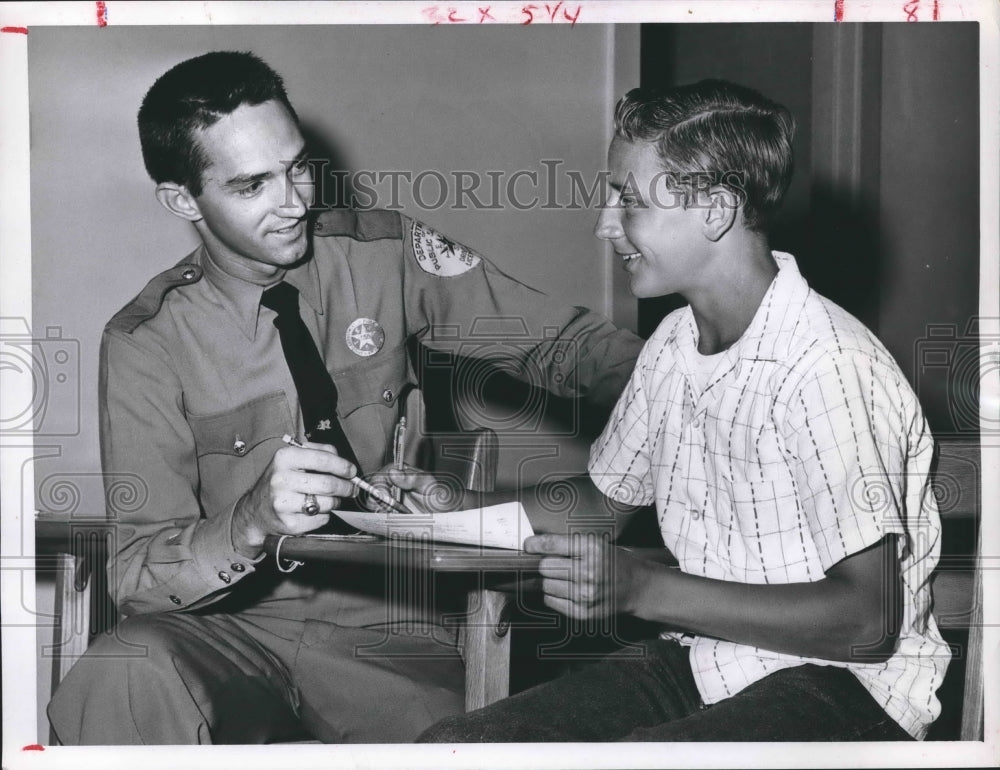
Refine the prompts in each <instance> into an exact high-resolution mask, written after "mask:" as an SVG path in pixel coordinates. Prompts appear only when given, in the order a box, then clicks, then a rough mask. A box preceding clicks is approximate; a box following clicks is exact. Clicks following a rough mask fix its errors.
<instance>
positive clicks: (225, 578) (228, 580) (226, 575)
mask: <svg viewBox="0 0 1000 770" xmlns="http://www.w3.org/2000/svg"><path fill="white" fill-rule="evenodd" d="M219 580H221V581H222V582H223V583H232V582H233V579H232V578H231V577H230V576H229V573H228V572H219Z"/></svg>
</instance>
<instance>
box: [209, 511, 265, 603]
mask: <svg viewBox="0 0 1000 770" xmlns="http://www.w3.org/2000/svg"><path fill="white" fill-rule="evenodd" d="M234 510H235V506H233V508H230V509H229V511H228V512H227V513H226V514H225V515H222V516H215V517H213V518H211V519H206V520H204V521H202V522H200V524H199V526H198V532H197V534H196V535H195V537H194V539H193V541H192V544H191V551H192V553H193V554H194V561H195V565H196V568H197V570H198V574H199V575H200V576H201V578H202V580H204V581H205V583H207V584H208V585H209V586H214V587H215V588H216V589H217V590H221V589H225V588H226V587H228V586H230V585H232V584H233V583H236V582H237V581H239V580H241V579H243V578H244V577H246V576H247V575H249V574H250V573H252V572H254V569H255V565H257V564H259V563H260V562H261V561H263V560H264V558H265V557H266V556H267V554H266V553H263V552H261V554H260V555H259V556H257V557H256V558H253V559H251V558H248V557H246V556H244V555H243V554H241V553H240V552H239V551H237V550H236V546H235V545H233V534H232V528H233V511H234Z"/></svg>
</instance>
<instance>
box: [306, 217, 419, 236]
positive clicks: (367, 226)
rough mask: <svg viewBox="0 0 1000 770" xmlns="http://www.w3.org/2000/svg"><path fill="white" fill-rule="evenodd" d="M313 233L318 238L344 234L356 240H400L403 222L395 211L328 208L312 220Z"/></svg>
mask: <svg viewBox="0 0 1000 770" xmlns="http://www.w3.org/2000/svg"><path fill="white" fill-rule="evenodd" d="M313 233H314V234H315V235H317V236H319V237H320V238H324V237H336V236H341V237H343V236H346V237H348V238H352V239H354V240H356V241H379V240H384V239H387V238H388V239H394V240H397V241H398V240H400V239H402V237H403V222H402V219H401V217H400V216H399V213H398V212H396V211H385V210H383V209H371V210H367V211H354V210H353V209H329V210H328V211H323V212H321V213H320V214H319V216H317V217H316V219H315V221H314V222H313Z"/></svg>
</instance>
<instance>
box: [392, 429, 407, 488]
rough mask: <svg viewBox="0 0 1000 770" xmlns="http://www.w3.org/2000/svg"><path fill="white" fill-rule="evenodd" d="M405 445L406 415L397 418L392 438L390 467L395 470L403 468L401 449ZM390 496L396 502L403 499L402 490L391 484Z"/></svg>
mask: <svg viewBox="0 0 1000 770" xmlns="http://www.w3.org/2000/svg"><path fill="white" fill-rule="evenodd" d="M405 446H406V415H403V416H402V417H400V418H399V422H397V423H396V433H395V435H394V436H393V438H392V467H393V468H395V469H396V470H397V471H401V470H403V468H404V462H403V451H404V448H405ZM392 497H393V499H394V500H395V501H396V502H400V501H401V500H402V499H403V490H402V489H400V488H399V487H397V486H396V485H395V484H393V485H392Z"/></svg>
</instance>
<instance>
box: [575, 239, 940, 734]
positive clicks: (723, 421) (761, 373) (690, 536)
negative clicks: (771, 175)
mask: <svg viewBox="0 0 1000 770" xmlns="http://www.w3.org/2000/svg"><path fill="white" fill-rule="evenodd" d="M774 258H775V260H776V261H777V263H778V266H779V271H778V274H777V275H776V277H775V279H774V281H773V282H772V284H771V286H770V287H769V288H768V291H767V293H766V294H765V296H764V298H763V300H762V302H761V305H760V307H759V308H758V310H757V312H756V314H755V315H754V318H753V320H752V321H751V323H750V325H749V327H748V328H747V330H746V332H745V333H744V334H743V336H742V337H741V338H740V339H739V340H738V341H737V342H736V344H734V345H732V346H731V347H730V348H729V349H728V350H726V351H725V354H724V355H723V356H722V357H721V358H720V359H719V362H718V363H717V365H716V366H715V369H714V370H713V371H712V373H711V374H710V376H709V378H708V384H707V387H706V388H705V389H704V392H698V390H696V389H694V388H693V387H692V383H693V377H692V370H693V367H694V365H695V356H698V355H699V354H698V352H697V343H698V333H697V328H696V326H695V323H694V319H693V316H692V313H691V309H690V308H689V307H687V308H682V309H680V310H678V311H675V312H674V313H671V314H670V315H669V316H667V318H666V319H664V320H663V322H662V323H661V324H660V326H659V328H658V329H657V330H656V332H655V333H654V334H653V336H652V337H651V338H650V340H649V342H648V343H647V344H646V346H645V347H644V348H643V351H642V353H641V354H640V357H639V362H638V364H637V366H636V370H635V372H634V374H633V376H632V379H631V381H630V383H629V385H628V386H627V387H626V391H625V393H624V394H623V395H622V397H621V399H620V400H619V402H618V405H617V406H616V408H615V411H614V413H613V415H612V418H611V420H610V421H609V423H608V425H607V426H606V428H605V430H604V433H603V434H602V435H601V436H600V437H599V438H598V439H597V441H595V442H594V444H593V446H592V448H591V456H590V464H589V468H590V473H591V476H592V478H593V479H594V482H595V483H596V484H597V485H598V487H599V488H600V489H601V490H602V491H603V492H604V493H605V494H606V495H608V496H609V497H612V498H614V499H617V500H620V501H622V502H625V503H631V504H634V505H649V504H650V503H653V502H655V504H656V509H657V514H658V518H659V524H660V530H661V533H662V535H663V540H664V543H665V544H666V546H667V548H669V549H670V551H671V552H672V553H673V554H674V556H675V557H676V558H677V559H678V561H679V562H680V568H681V569H682V570H683V571H684V572H687V573H690V574H693V575H702V576H705V577H708V578H715V579H719V580H729V581H735V582H740V583H758V584H759V583H801V582H812V581H816V580H820V579H821V578H823V576H824V573H825V572H826V571H827V570H828V569H829V568H830V567H832V566H833V565H835V564H836V563H837V562H839V561H841V560H842V559H844V558H845V557H847V556H850V555H851V554H855V553H857V552H859V551H861V550H863V549H864V548H866V547H867V546H870V545H872V544H874V543H876V542H878V541H879V540H881V539H882V538H883V536H885V535H886V534H888V533H892V534H894V535H897V536H898V540H897V543H898V552H899V554H900V559H901V570H902V583H903V603H904V613H903V621H902V628H901V631H900V638H899V644H898V647H897V649H896V652H895V654H894V655H893V656H892V657H891V658H890V659H889V660H888V661H886V662H881V663H874V662H873V663H857V662H852V663H843V662H834V661H825V660H815V659H808V658H802V657H796V656H793V655H786V654H780V653H774V652H770V651H768V650H764V649H760V648H758V647H753V646H748V645H743V644H735V643H732V642H728V641H720V640H717V639H712V638H706V637H699V636H694V635H687V634H678V633H673V632H666V633H665V634H664V635H665V636H667V637H670V638H676V639H678V640H679V641H681V642H682V643H684V644H687V645H690V647H691V664H692V668H693V671H694V675H695V679H696V681H697V684H698V688H699V690H700V692H701V695H702V698H703V699H704V701H705V702H706V703H715V702H717V701H719V700H722V699H724V698H726V697H729V696H731V695H733V694H735V693H737V692H739V691H740V690H742V689H743V688H744V687H746V686H747V685H749V684H751V683H753V682H755V681H757V680H758V679H761V678H763V677H764V676H766V675H767V674H769V673H771V672H773V671H776V670H778V669H781V668H786V667H789V666H797V665H801V664H803V663H806V662H810V663H819V664H820V665H833V666H842V667H846V668H848V669H850V670H851V671H852V672H853V673H854V674H855V675H856V676H857V677H858V679H859V680H860V681H861V683H862V684H863V685H864V686H865V687H866V688H867V690H868V691H869V692H870V693H871V694H872V695H873V696H874V698H875V699H876V701H878V703H879V704H881V706H882V707H883V708H884V709H885V711H886V712H887V713H888V714H889V715H890V716H891V717H892V718H893V719H895V720H896V721H897V722H898V723H899V724H900V725H901V726H902V727H903V728H904V729H905V730H907V732H909V733H910V734H912V735H913V736H914V737H916V738H920V737H922V736H923V735H924V734H925V733H926V730H927V727H928V726H929V725H930V723H931V722H932V721H933V720H934V719H935V717H936V716H937V715H938V713H939V711H940V704H939V703H938V701H937V698H936V695H935V692H936V690H937V688H938V686H939V685H940V683H941V680H942V678H943V676H944V671H945V667H946V666H947V663H948V660H949V651H948V647H947V646H946V645H945V644H944V642H943V641H942V639H941V636H940V634H939V633H938V630H937V627H936V625H935V622H934V618H933V617H932V616H931V614H930V601H931V595H930V583H929V577H930V574H931V571H932V570H933V569H934V566H935V565H936V563H937V560H938V556H939V552H940V542H939V535H940V519H939V516H938V511H937V504H936V501H935V499H934V496H933V494H932V493H931V491H930V488H929V483H928V470H929V466H930V462H931V456H932V452H933V441H932V437H931V434H930V433H929V430H928V427H927V424H926V421H925V420H924V418H923V415H922V413H921V410H920V407H919V404H918V403H917V400H916V397H915V396H914V394H913V392H912V390H911V389H910V387H909V386H908V384H907V383H906V381H905V379H904V378H903V375H902V373H901V372H900V371H899V368H898V367H897V366H896V364H895V362H894V361H893V360H892V358H891V357H890V355H889V353H888V352H887V351H886V350H885V349H884V347H883V346H882V345H881V343H879V341H878V340H877V339H875V337H874V336H873V335H872V334H871V333H870V332H869V331H868V330H867V329H865V327H864V326H863V325H862V324H861V323H860V322H859V321H857V320H856V319H855V318H853V317H852V316H850V315H849V314H848V313H847V312H846V311H844V310H843V309H841V308H839V307H838V306H836V305H835V304H833V303H832V302H830V301H829V300H827V299H825V298H823V297H821V296H819V295H817V294H816V293H815V292H813V291H811V290H810V289H809V287H808V285H807V284H806V282H805V281H804V280H803V278H802V276H801V275H800V274H799V272H798V270H797V268H796V265H795V261H794V259H793V258H792V257H791V256H789V255H787V254H781V253H778V252H775V253H774Z"/></svg>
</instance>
